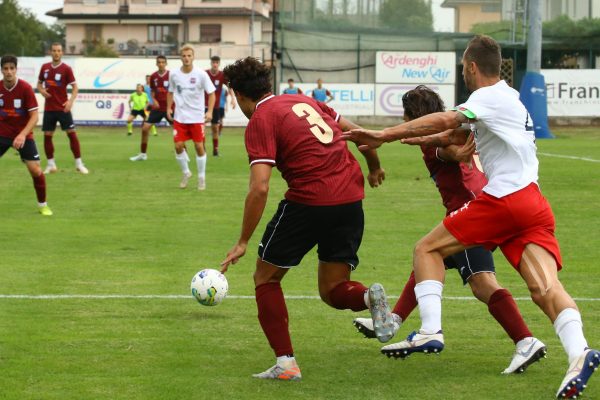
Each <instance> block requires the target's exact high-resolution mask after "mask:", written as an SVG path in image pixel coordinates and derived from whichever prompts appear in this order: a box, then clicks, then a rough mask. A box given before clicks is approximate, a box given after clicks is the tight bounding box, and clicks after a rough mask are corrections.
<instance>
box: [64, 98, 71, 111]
mask: <svg viewBox="0 0 600 400" xmlns="http://www.w3.org/2000/svg"><path fill="white" fill-rule="evenodd" d="M63 107H64V109H63V111H64V112H66V113H68V112H71V108H72V107H73V103H71V102H70V101H68V100H67V101H65V102H64V103H63Z"/></svg>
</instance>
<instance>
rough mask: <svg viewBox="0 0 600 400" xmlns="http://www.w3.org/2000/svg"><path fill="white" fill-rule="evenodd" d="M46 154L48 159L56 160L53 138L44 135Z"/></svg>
mask: <svg viewBox="0 0 600 400" xmlns="http://www.w3.org/2000/svg"><path fill="white" fill-rule="evenodd" d="M44 152H45V153H46V158H47V159H49V160H51V159H53V158H54V143H52V136H46V135H44Z"/></svg>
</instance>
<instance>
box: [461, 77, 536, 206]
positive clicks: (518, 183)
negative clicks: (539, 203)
mask: <svg viewBox="0 0 600 400" xmlns="http://www.w3.org/2000/svg"><path fill="white" fill-rule="evenodd" d="M457 109H458V111H459V112H462V113H463V114H465V115H466V116H467V117H468V118H471V119H476V121H475V122H474V123H473V124H472V125H474V126H473V128H474V131H475V144H476V145H477V150H478V152H479V158H480V159H481V164H482V165H483V170H484V171H485V174H486V176H487V178H488V181H489V182H488V184H487V185H486V186H485V187H484V188H483V191H484V192H486V193H489V194H490V195H492V196H494V197H498V198H499V197H504V196H506V195H508V194H511V193H514V192H516V191H518V190H521V189H523V188H525V187H527V186H528V185H529V184H530V183H532V182H535V183H537V180H538V159H537V156H536V146H535V133H534V130H533V121H532V120H531V117H530V116H529V113H528V112H527V109H526V108H525V106H524V105H523V103H521V101H520V100H519V92H517V91H516V90H514V89H513V88H511V87H509V86H508V85H507V84H506V82H504V81H499V82H498V83H496V84H495V85H492V86H486V87H482V88H479V89H477V90H476V91H474V92H473V93H472V94H471V96H470V97H469V99H468V100H467V102H466V103H464V104H461V105H460V106H458V108H457ZM469 112H470V113H469ZM471 113H472V114H474V115H472V114H471Z"/></svg>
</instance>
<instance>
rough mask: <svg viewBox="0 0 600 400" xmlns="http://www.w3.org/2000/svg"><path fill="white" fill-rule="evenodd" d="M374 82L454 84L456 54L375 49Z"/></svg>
mask: <svg viewBox="0 0 600 400" xmlns="http://www.w3.org/2000/svg"><path fill="white" fill-rule="evenodd" d="M376 57H377V58H376V64H375V81H376V82H377V83H412V84H420V83H424V84H434V83H435V84H438V85H441V84H454V83H455V82H456V54H455V53H454V52H450V51H444V52H436V51H378V52H377V55H376Z"/></svg>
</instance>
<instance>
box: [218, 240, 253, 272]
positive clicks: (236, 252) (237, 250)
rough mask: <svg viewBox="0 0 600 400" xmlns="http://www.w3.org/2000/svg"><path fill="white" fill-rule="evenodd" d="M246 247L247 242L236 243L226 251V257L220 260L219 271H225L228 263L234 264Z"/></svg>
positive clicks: (244, 252) (242, 254)
mask: <svg viewBox="0 0 600 400" xmlns="http://www.w3.org/2000/svg"><path fill="white" fill-rule="evenodd" d="M247 247H248V243H240V242H238V243H236V244H235V246H233V247H232V248H231V250H229V252H228V253H227V257H225V259H224V260H223V261H222V262H221V272H222V273H225V272H227V268H228V267H229V265H230V264H236V263H237V262H238V261H239V259H240V258H242V257H243V256H244V254H246V248H247Z"/></svg>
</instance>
